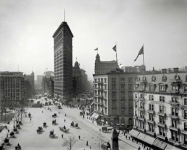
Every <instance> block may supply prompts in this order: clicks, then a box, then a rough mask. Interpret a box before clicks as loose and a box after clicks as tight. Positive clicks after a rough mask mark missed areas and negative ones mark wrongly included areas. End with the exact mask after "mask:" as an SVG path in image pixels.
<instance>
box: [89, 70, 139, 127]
mask: <svg viewBox="0 0 187 150" xmlns="http://www.w3.org/2000/svg"><path fill="white" fill-rule="evenodd" d="M93 76H94V113H96V114H98V115H100V116H101V122H104V123H108V124H111V125H118V124H119V125H120V126H125V127H128V126H132V125H133V124H132V123H133V87H134V83H135V78H136V77H137V74H136V73H124V72H123V71H122V70H120V69H117V70H116V71H112V72H109V73H106V74H100V75H98V74H94V75H93ZM98 115H95V116H97V117H99V116H98Z"/></svg>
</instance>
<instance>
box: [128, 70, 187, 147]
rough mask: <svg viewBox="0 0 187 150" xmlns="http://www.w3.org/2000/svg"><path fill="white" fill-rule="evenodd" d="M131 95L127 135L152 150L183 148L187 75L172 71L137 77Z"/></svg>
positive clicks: (186, 131) (186, 135)
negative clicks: (131, 122) (131, 115)
mask: <svg viewBox="0 0 187 150" xmlns="http://www.w3.org/2000/svg"><path fill="white" fill-rule="evenodd" d="M133 95H134V98H133V99H134V108H135V109H134V127H133V130H132V131H131V132H130V134H131V135H132V136H134V137H135V138H137V139H139V140H141V141H143V142H144V143H148V144H149V145H150V146H152V147H153V148H155V149H165V147H166V146H167V147H170V149H174V148H172V146H171V145H175V146H176V147H180V148H182V149H187V121H186V120H187V72H184V71H183V72H180V71H179V69H178V68H174V69H168V70H167V69H162V70H161V71H156V70H153V71H151V72H145V73H144V74H143V73H142V74H139V75H138V77H137V80H136V85H135V91H134V93H133ZM168 149H169V148H168Z"/></svg>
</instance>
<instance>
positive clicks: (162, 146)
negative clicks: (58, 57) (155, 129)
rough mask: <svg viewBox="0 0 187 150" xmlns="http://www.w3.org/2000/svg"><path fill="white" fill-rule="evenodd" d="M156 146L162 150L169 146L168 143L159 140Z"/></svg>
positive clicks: (155, 142)
mask: <svg viewBox="0 0 187 150" xmlns="http://www.w3.org/2000/svg"><path fill="white" fill-rule="evenodd" d="M153 145H154V146H156V147H159V148H161V149H165V147H166V146H167V143H165V142H163V141H160V140H158V139H156V140H155V141H154V143H153Z"/></svg>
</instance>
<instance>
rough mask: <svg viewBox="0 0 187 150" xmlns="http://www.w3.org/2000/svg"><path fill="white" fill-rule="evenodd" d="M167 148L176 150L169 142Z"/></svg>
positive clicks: (166, 149)
mask: <svg viewBox="0 0 187 150" xmlns="http://www.w3.org/2000/svg"><path fill="white" fill-rule="evenodd" d="M165 150H175V147H174V146H172V145H170V144H167V147H166V148H165Z"/></svg>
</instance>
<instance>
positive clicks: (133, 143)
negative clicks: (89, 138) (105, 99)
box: [84, 115, 143, 149]
mask: <svg viewBox="0 0 187 150" xmlns="http://www.w3.org/2000/svg"><path fill="white" fill-rule="evenodd" d="M88 117H89V116H88ZM84 120H86V121H88V122H89V123H91V124H92V125H94V126H95V127H96V128H97V130H99V129H100V128H101V126H98V125H97V123H96V122H95V121H94V123H92V121H91V120H90V119H87V116H86V115H85V118H84ZM121 133H122V132H121ZM126 135H127V136H128V138H129V136H130V135H129V134H126ZM128 138H127V139H126V137H125V136H124V134H119V141H123V142H125V143H127V144H129V145H130V146H132V147H134V148H136V149H138V148H139V147H141V149H143V147H142V146H141V145H139V144H137V143H135V142H132V141H131V140H128Z"/></svg>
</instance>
